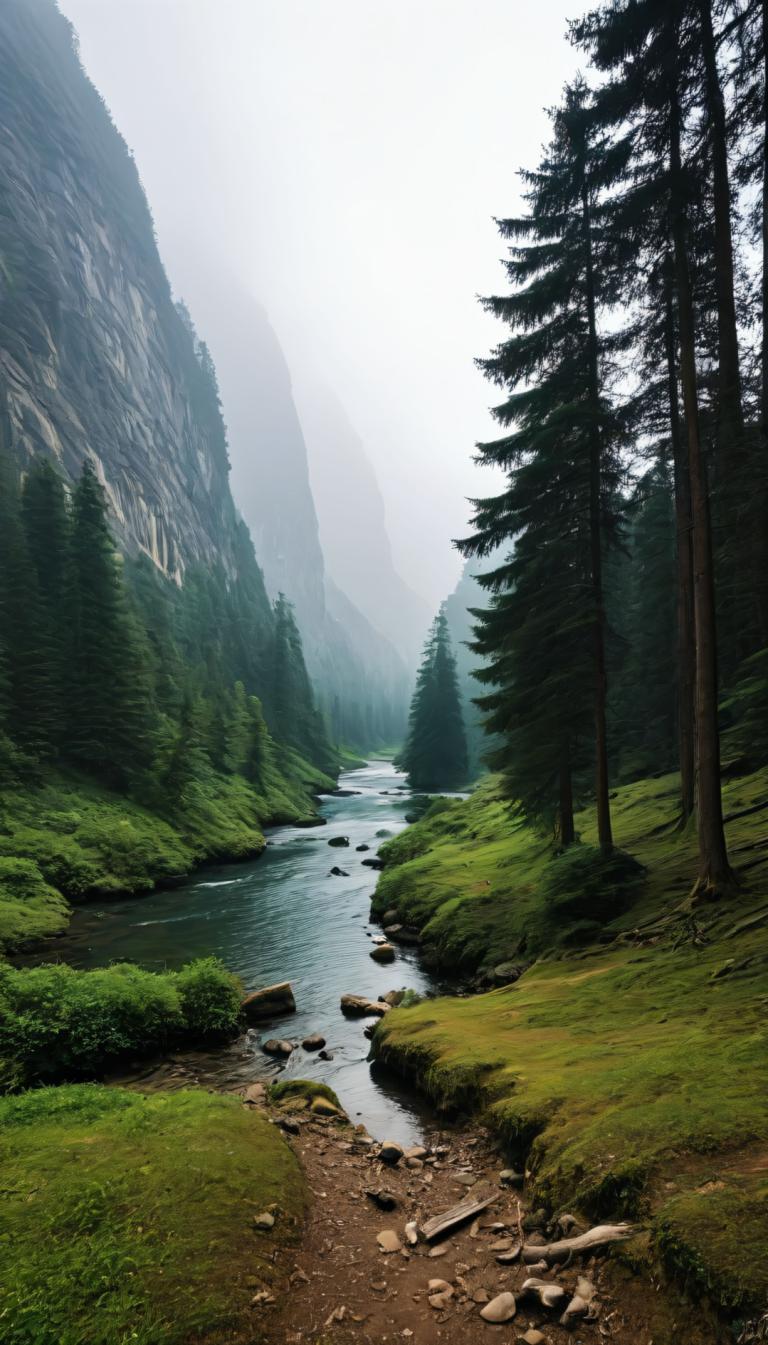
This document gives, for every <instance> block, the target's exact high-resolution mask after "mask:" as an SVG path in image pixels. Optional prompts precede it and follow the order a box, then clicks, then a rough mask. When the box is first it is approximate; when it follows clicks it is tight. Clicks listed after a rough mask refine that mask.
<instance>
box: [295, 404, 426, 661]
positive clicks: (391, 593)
mask: <svg viewBox="0 0 768 1345" xmlns="http://www.w3.org/2000/svg"><path fill="white" fill-rule="evenodd" d="M299 413H300V416H301V423H302V426H303V428H304V433H305V437H306V441H307V449H308V453H309V469H310V479H311V482H312V494H313V495H314V499H315V505H316V507H317V515H318V519H319V523H320V540H321V543H322V547H323V554H324V555H325V560H326V565H327V567H328V573H329V574H330V575H331V576H332V578H333V579H334V581H335V583H336V584H338V586H339V587H340V588H342V589H343V590H344V592H345V593H347V594H348V595H349V597H350V598H351V599H352V601H353V602H354V603H355V605H356V606H357V607H358V608H359V609H360V611H361V612H363V613H364V615H365V616H366V617H367V619H368V621H369V622H370V623H371V625H372V626H374V627H375V628H376V629H377V630H379V631H381V633H382V635H385V636H386V637H387V639H388V640H389V641H390V642H391V643H392V644H393V645H394V646H395V648H396V649H397V650H398V651H399V652H400V654H401V655H402V656H403V657H404V658H405V659H406V660H407V662H408V663H409V664H410V665H415V663H416V661H417V659H418V656H419V652H420V650H421V645H422V642H423V640H424V637H425V635H426V632H427V627H428V625H429V620H430V612H429V609H428V607H427V604H426V602H425V601H424V599H423V598H420V597H419V596H418V595H417V594H416V593H414V592H413V590H412V589H411V588H409V587H408V585H407V584H406V583H405V580H403V579H401V577H400V575H399V574H398V573H397V570H396V569H395V563H394V560H393V558H392V548H391V546H390V542H389V537H388V535H387V524H386V518H385V513H384V501H383V499H382V497H381V492H380V490H379V485H378V482H377V480H376V473H375V471H374V469H373V466H372V464H371V462H370V460H369V459H368V457H367V456H366V452H365V448H364V445H363V443H362V441H361V439H360V436H359V435H358V434H357V433H356V431H355V430H354V428H353V426H352V425H351V424H350V422H349V419H348V417H347V414H346V412H345V410H344V408H343V406H342V405H341V403H340V402H339V400H338V398H337V397H335V396H334V395H333V393H332V392H330V391H329V390H328V389H327V388H318V387H312V388H300V390H299Z"/></svg>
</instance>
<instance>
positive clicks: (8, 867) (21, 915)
mask: <svg viewBox="0 0 768 1345" xmlns="http://www.w3.org/2000/svg"><path fill="white" fill-rule="evenodd" d="M68 919H69V908H68V906H67V903H66V901H65V900H64V898H63V897H62V896H61V894H60V893H59V892H57V891H56V889H55V888H54V887H52V886H51V885H50V884H49V883H47V882H46V881H45V879H44V877H43V875H42V873H41V872H40V869H39V867H38V865H37V864H36V863H35V862H34V861H33V860H31V859H17V858H13V859H11V858H3V857H2V856H1V855H0V950H2V949H3V948H13V947H18V946H19V945H20V944H23V943H25V942H27V941H29V940H32V939H40V938H48V937H50V936H51V935H53V934H60V933H61V932H62V930H64V929H66V926H67V921H68Z"/></svg>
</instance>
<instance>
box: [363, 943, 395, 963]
mask: <svg viewBox="0 0 768 1345" xmlns="http://www.w3.org/2000/svg"><path fill="white" fill-rule="evenodd" d="M369 956H370V957H372V958H373V960H374V962H394V960H395V957H396V953H395V950H394V948H393V947H392V944H391V943H380V944H377V946H376V947H375V948H372V949H371V951H370V954H369Z"/></svg>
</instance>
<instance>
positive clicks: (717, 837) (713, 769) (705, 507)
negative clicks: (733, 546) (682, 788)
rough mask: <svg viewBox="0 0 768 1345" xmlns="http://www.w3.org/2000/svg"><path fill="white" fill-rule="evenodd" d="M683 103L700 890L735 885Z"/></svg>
mask: <svg viewBox="0 0 768 1345" xmlns="http://www.w3.org/2000/svg"><path fill="white" fill-rule="evenodd" d="M680 120H681V118H680V104H679V98H678V91H677V87H676V82H673V84H672V88H671V89H670V103H669V129H670V156H669V158H670V163H669V166H670V187H671V197H672V200H671V207H672V210H671V214H672V221H671V224H672V240H673V246H674V257H675V277H676V282H677V304H678V328H679V333H680V374H681V383H682V389H683V408H684V412H685V422H686V431H687V440H688V471H689V476H690V485H691V518H692V522H693V531H692V547H693V571H694V576H693V577H694V585H693V610H694V630H695V635H696V806H697V824H698V837H699V873H698V878H697V882H696V886H695V888H694V891H695V892H697V891H699V890H701V891H705V892H707V893H712V894H715V893H719V892H722V891H724V890H727V889H729V888H731V887H732V886H733V885H734V881H735V880H734V875H733V873H732V871H731V867H730V865H729V863H728V852H727V850H726V845H725V831H724V829H723V807H722V796H721V791H720V733H719V726H718V720H717V636H716V625H715V586H714V576H713V564H712V533H711V524H710V516H709V492H708V487H707V477H706V466H705V462H704V457H703V453H702V447H701V435H700V430H699V403H698V390H697V378H696V348H695V330H694V318H693V296H692V292H691V279H690V271H689V263H688V238H687V220H686V211H685V197H684V191H683V181H682V162H681V154H680Z"/></svg>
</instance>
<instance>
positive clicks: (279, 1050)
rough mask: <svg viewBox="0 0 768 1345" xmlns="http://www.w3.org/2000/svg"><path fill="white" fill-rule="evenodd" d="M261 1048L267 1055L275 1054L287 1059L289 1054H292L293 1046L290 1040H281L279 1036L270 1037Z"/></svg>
mask: <svg viewBox="0 0 768 1345" xmlns="http://www.w3.org/2000/svg"><path fill="white" fill-rule="evenodd" d="M261 1049H262V1051H264V1052H265V1053H266V1054H267V1055H275V1056H279V1057H280V1058H282V1059H283V1060H287V1059H288V1056H289V1055H293V1049H294V1048H293V1042H292V1041H282V1040H281V1039H280V1038H279V1037H270V1038H269V1041H265V1042H264V1043H263V1045H262V1048H261Z"/></svg>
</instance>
